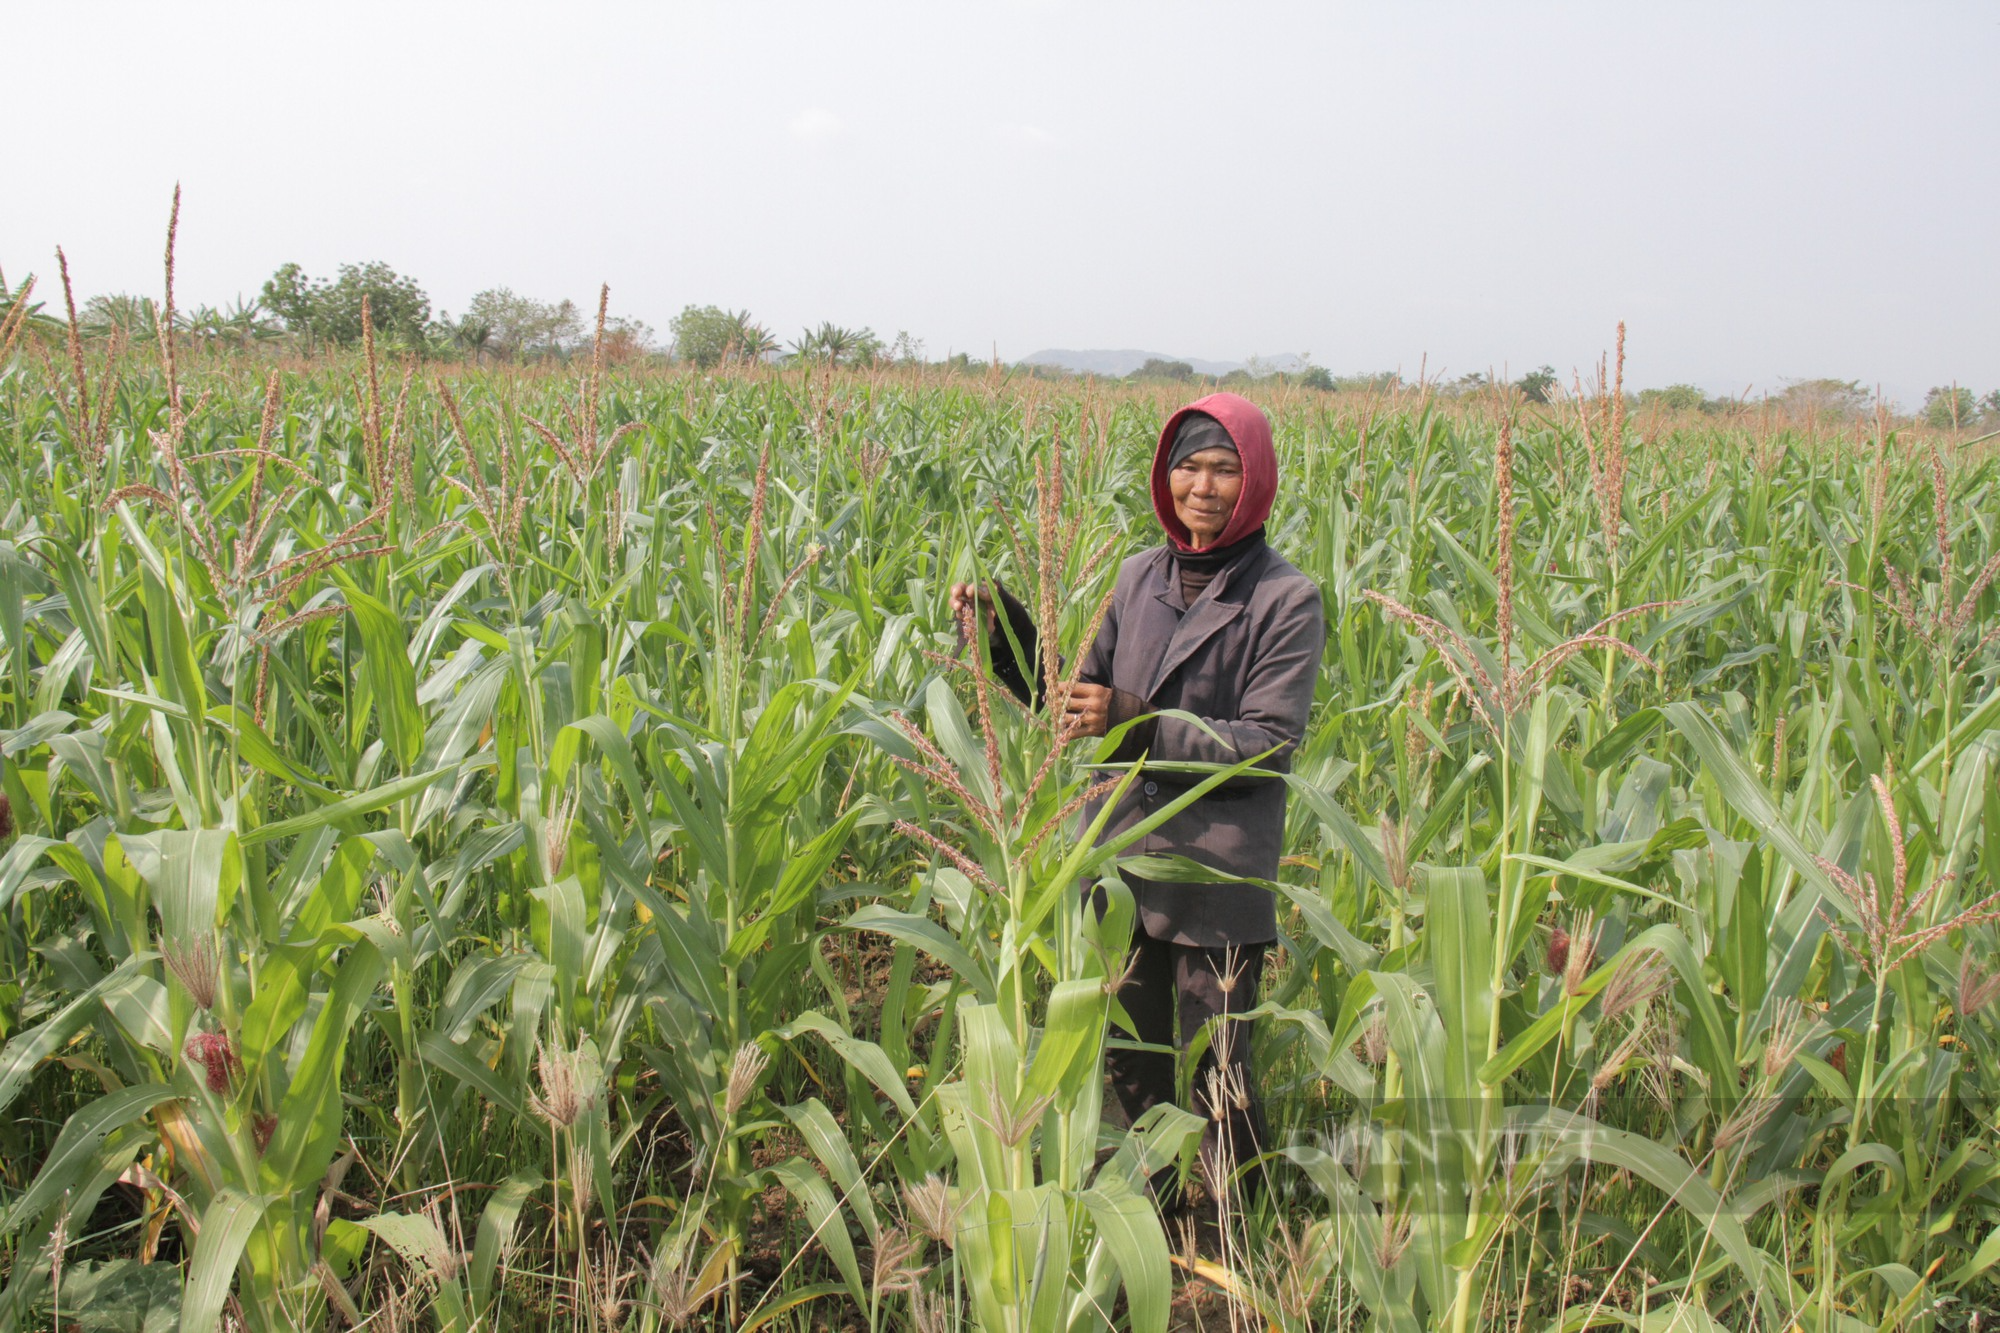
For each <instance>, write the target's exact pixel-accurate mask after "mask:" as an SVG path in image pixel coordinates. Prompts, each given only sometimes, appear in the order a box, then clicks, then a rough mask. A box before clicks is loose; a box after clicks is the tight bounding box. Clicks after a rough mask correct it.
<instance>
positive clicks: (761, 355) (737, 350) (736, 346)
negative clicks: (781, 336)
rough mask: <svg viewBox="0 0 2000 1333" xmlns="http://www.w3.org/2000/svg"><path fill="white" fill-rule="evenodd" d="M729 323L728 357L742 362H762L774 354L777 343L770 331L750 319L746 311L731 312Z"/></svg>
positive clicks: (777, 346)
mask: <svg viewBox="0 0 2000 1333" xmlns="http://www.w3.org/2000/svg"><path fill="white" fill-rule="evenodd" d="M729 318H730V322H731V323H732V324H733V325H734V327H733V328H732V330H731V331H730V334H729V349H730V350H729V355H730V356H733V357H736V358H737V359H739V360H742V361H751V362H755V361H762V360H764V359H765V358H766V357H768V356H770V355H771V354H772V353H773V352H776V351H777V350H778V348H779V343H778V340H777V338H776V337H774V336H773V335H772V333H771V331H770V330H769V329H767V328H765V327H764V326H763V325H762V324H759V323H758V322H757V321H755V320H754V319H752V318H750V312H749V311H748V310H738V311H733V312H732V313H731V314H730V316H729Z"/></svg>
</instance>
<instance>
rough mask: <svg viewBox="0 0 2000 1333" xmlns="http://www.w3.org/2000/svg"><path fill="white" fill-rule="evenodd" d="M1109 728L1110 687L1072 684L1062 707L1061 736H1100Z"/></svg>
mask: <svg viewBox="0 0 2000 1333" xmlns="http://www.w3.org/2000/svg"><path fill="white" fill-rule="evenodd" d="M1109 730H1111V687H1110V686H1109V685H1083V684H1078V685H1072V686H1071V687H1070V691H1069V703H1068V704H1067V705H1066V706H1065V707H1064V708H1063V737H1064V739H1068V740H1073V739H1075V738H1076V737H1078V736H1102V735H1103V734H1104V733H1105V732H1107V731H1109Z"/></svg>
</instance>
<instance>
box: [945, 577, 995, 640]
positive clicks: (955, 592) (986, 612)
mask: <svg viewBox="0 0 2000 1333" xmlns="http://www.w3.org/2000/svg"><path fill="white" fill-rule="evenodd" d="M972 606H976V607H978V609H979V618H980V620H981V621H983V622H984V623H985V627H986V632H987V633H988V634H991V633H993V627H994V625H995V624H996V623H997V620H996V618H995V615H994V611H993V593H992V591H991V590H990V589H987V588H981V587H978V586H977V585H975V584H971V583H954V584H952V585H951V620H952V623H953V624H954V625H957V626H958V627H959V630H958V636H959V638H960V639H961V640H963V639H964V638H965V612H966V608H968V607H972Z"/></svg>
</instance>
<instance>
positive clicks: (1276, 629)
mask: <svg viewBox="0 0 2000 1333" xmlns="http://www.w3.org/2000/svg"><path fill="white" fill-rule="evenodd" d="M1325 650H1326V612H1325V609H1324V608H1323V606H1322V605H1321V602H1320V593H1319V589H1318V588H1317V587H1315V586H1313V584H1311V583H1310V582H1308V581H1306V580H1300V581H1299V583H1298V585H1297V588H1296V590H1295V591H1292V592H1289V593H1288V594H1287V596H1286V597H1285V599H1284V600H1283V602H1281V603H1280V604H1279V606H1278V607H1277V608H1276V611H1275V613H1274V614H1273V616H1272V625H1271V628H1270V630H1269V632H1268V634H1267V637H1266V638H1265V639H1264V641H1263V642H1262V643H1260V644H1259V645H1258V648H1257V656H1256V657H1255V659H1254V660H1253V661H1252V662H1251V663H1250V672H1249V678H1248V679H1247V680H1246V681H1245V682H1244V687H1243V695H1242V702H1241V703H1240V704H1239V705H1238V707H1237V710H1236V711H1237V715H1236V716H1235V717H1233V718H1227V719H1222V718H1203V719H1202V721H1203V722H1204V723H1205V724H1206V725H1207V726H1208V728H1209V729H1210V730H1212V731H1213V732H1215V733H1216V735H1217V736H1220V737H1221V740H1220V741H1217V740H1216V739H1215V738H1214V737H1212V736H1210V735H1209V734H1208V732H1205V731H1203V730H1202V729H1201V728H1199V727H1196V726H1195V725H1193V724H1192V723H1190V722H1188V721H1186V720H1184V719H1181V718H1176V717H1161V718H1157V719H1155V722H1156V726H1155V728H1154V733H1153V738H1152V743H1151V747H1150V753H1149V755H1148V757H1149V758H1151V759H1153V760H1156V761H1161V762H1167V763H1205V764H1239V763H1241V762H1243V761H1244V760H1245V759H1249V758H1252V757H1254V756H1256V755H1260V754H1263V753H1264V752H1265V751H1266V750H1272V749H1273V748H1274V747H1275V750H1276V752H1275V753H1273V754H1272V755H1270V756H1269V757H1268V758H1266V759H1264V760H1263V761H1261V762H1260V763H1259V765H1258V767H1260V768H1268V769H1273V770H1276V771H1279V772H1283V771H1285V770H1287V769H1289V768H1290V766H1291V759H1292V751H1293V750H1295V749H1297V748H1298V746H1299V742H1300V741H1302V740H1304V739H1305V730H1306V722H1307V720H1308V719H1309V718H1310V716H1311V714H1312V701H1313V689H1314V687H1315V685H1316V684H1317V683H1318V680H1319V669H1320V658H1321V657H1322V655H1323V654H1324V653H1325ZM1121 748H1122V747H1121ZM1121 757H1122V756H1121ZM1268 780H1269V779H1267V778H1259V777H1252V776H1250V775H1247V774H1243V775H1238V776H1237V777H1234V778H1231V779H1229V780H1228V781H1227V782H1225V783H1224V784H1223V785H1224V786H1229V787H1237V786H1245V785H1249V784H1252V783H1257V782H1264V781H1268Z"/></svg>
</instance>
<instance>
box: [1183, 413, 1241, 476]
mask: <svg viewBox="0 0 2000 1333" xmlns="http://www.w3.org/2000/svg"><path fill="white" fill-rule="evenodd" d="M1204 449H1227V450H1228V451H1229V452H1230V453H1232V454H1233V453H1236V452H1237V449H1236V441H1235V440H1233V439H1231V438H1230V437H1229V431H1228V429H1227V428H1225V427H1224V426H1223V424H1222V423H1221V422H1220V421H1217V420H1216V419H1215V418H1214V417H1212V416H1210V415H1209V414H1208V413H1206V412H1190V413H1188V414H1187V419H1186V420H1184V421H1182V422H1181V424H1180V429H1178V430H1176V431H1175V432H1174V447H1173V448H1172V449H1170V450H1168V451H1167V466H1168V468H1177V467H1179V466H1180V465H1181V460H1182V459H1184V458H1186V457H1188V456H1189V455H1190V454H1198V453H1200V452H1201V451H1202V450H1204Z"/></svg>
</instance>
